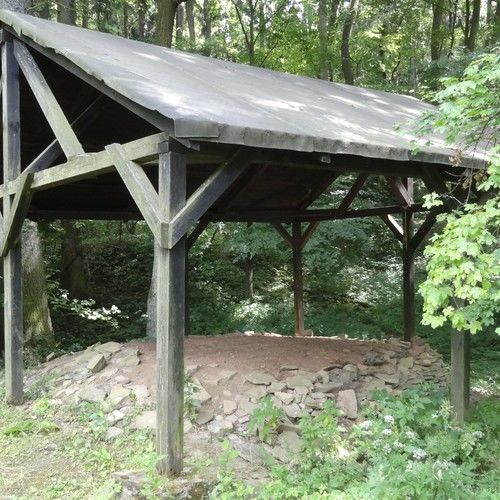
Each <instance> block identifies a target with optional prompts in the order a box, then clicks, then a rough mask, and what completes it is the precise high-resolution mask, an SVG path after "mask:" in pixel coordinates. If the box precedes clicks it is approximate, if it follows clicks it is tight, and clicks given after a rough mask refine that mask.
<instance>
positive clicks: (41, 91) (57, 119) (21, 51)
mask: <svg viewBox="0 0 500 500" xmlns="http://www.w3.org/2000/svg"><path fill="white" fill-rule="evenodd" d="M14 54H15V57H16V59H17V62H18V64H19V67H20V68H21V70H22V72H23V75H24V77H25V78H26V80H27V82H28V84H29V86H30V88H31V90H32V92H33V95H34V96H35V98H36V100H37V101H38V104H39V105H40V108H41V109H42V111H43V114H44V116H45V118H46V119H47V121H48V123H49V125H50V128H51V129H52V131H53V132H54V135H55V136H56V138H57V140H58V142H59V144H60V145H61V148H62V150H63V151H64V154H65V155H66V158H69V157H71V156H75V155H80V154H84V153H85V152H84V151H83V148H82V145H81V144H80V141H79V140H78V138H77V137H76V134H75V132H74V131H73V129H72V128H71V125H70V124H69V122H68V120H67V118H66V116H65V115H64V112H63V110H62V109H61V106H59V103H58V102H57V100H56V98H55V97H54V94H53V93H52V90H50V88H49V86H48V84H47V81H46V80H45V77H44V76H43V74H42V72H41V71H40V68H39V67H38V65H37V63H36V62H35V60H34V59H33V56H32V55H31V54H30V52H29V50H28V49H27V48H26V46H25V45H24V44H23V43H22V42H20V41H19V40H14Z"/></svg>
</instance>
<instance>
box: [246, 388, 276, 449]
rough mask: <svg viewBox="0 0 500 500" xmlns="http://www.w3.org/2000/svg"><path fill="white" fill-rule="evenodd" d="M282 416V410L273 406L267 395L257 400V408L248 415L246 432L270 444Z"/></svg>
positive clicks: (270, 398)
mask: <svg viewBox="0 0 500 500" xmlns="http://www.w3.org/2000/svg"><path fill="white" fill-rule="evenodd" d="M283 416H284V412H283V410H282V409H281V408H278V407H277V406H276V405H275V404H274V401H273V399H272V397H271V396H270V395H269V394H268V395H267V396H265V397H263V398H261V399H260V400H259V402H258V404H257V407H256V408H255V410H254V411H253V412H252V414H251V415H250V419H249V421H248V430H249V432H251V433H254V434H257V435H258V436H259V438H260V439H261V440H262V441H264V442H265V443H270V442H271V437H272V435H273V433H274V432H276V430H277V428H278V425H279V423H280V420H281V417H283Z"/></svg>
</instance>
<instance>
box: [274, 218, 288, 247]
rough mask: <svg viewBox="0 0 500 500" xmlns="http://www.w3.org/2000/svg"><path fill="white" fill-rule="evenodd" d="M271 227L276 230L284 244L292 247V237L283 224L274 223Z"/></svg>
mask: <svg viewBox="0 0 500 500" xmlns="http://www.w3.org/2000/svg"><path fill="white" fill-rule="evenodd" d="M272 226H273V227H274V229H276V231H278V234H279V235H280V236H281V237H282V238H283V239H284V240H285V242H286V243H288V244H289V245H290V246H292V247H293V238H292V235H291V234H290V233H289V232H288V231H287V230H286V229H285V228H284V227H283V224H281V223H280V222H275V223H274V224H272Z"/></svg>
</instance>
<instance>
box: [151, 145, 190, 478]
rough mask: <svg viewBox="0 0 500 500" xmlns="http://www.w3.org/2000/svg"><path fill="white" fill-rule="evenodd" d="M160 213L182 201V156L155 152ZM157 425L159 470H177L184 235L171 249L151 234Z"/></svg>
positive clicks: (172, 211) (170, 212) (166, 214)
mask: <svg viewBox="0 0 500 500" xmlns="http://www.w3.org/2000/svg"><path fill="white" fill-rule="evenodd" d="M158 193H159V198H160V209H161V217H162V219H163V220H167V221H169V220H171V219H172V218H173V217H175V215H176V214H178V213H179V211H180V210H181V209H182V207H183V206H184V205H185V203H186V163H185V159H184V157H183V155H181V154H178V153H173V152H167V153H161V154H160V161H159V188H158ZM155 244H156V245H157V257H158V265H157V276H156V286H157V308H156V309H157V320H156V328H157V331H156V349H157V361H156V362H157V409H156V412H157V424H156V425H157V430H156V447H157V452H158V454H159V455H160V456H161V457H162V458H161V459H160V461H159V463H158V469H159V472H160V473H162V474H167V475H174V474H178V473H180V472H181V470H182V463H183V438H184V430H183V420H184V335H185V300H186V299H185V285H186V281H185V272H186V261H185V257H186V237H185V236H183V237H182V238H180V239H179V240H178V241H177V242H176V244H175V245H174V246H173V247H172V248H171V249H168V248H164V247H163V246H161V245H160V241H159V240H158V239H157V240H156V242H155Z"/></svg>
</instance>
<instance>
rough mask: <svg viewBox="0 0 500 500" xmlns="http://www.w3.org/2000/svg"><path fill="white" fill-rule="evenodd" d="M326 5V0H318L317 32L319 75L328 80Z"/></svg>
mask: <svg viewBox="0 0 500 500" xmlns="http://www.w3.org/2000/svg"><path fill="white" fill-rule="evenodd" d="M327 20H328V6H327V0H319V6H318V32H319V77H320V78H321V79H322V80H329V79H330V78H329V77H330V75H329V71H328V22H327Z"/></svg>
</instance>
